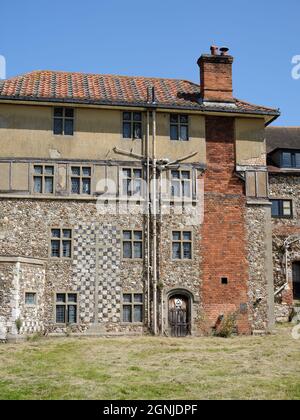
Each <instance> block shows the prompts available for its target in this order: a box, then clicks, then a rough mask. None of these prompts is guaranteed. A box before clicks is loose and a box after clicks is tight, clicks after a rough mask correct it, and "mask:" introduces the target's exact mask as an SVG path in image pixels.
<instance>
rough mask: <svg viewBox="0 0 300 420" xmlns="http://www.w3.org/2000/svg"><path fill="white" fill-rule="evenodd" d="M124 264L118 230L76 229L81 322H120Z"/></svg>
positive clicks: (98, 226) (106, 228) (100, 226)
mask: <svg viewBox="0 0 300 420" xmlns="http://www.w3.org/2000/svg"><path fill="white" fill-rule="evenodd" d="M120 264H121V235H120V232H119V230H118V229H117V227H115V226H110V225H109V226H108V225H107V226H103V225H97V224H85V225H80V226H78V227H77V228H76V229H75V232H74V267H73V274H74V277H75V278H76V282H77V290H78V293H79V316H80V320H81V322H83V323H86V324H91V323H95V321H98V322H99V323H107V322H119V321H120V312H121V293H122V289H121V280H120ZM96 308H97V310H96Z"/></svg>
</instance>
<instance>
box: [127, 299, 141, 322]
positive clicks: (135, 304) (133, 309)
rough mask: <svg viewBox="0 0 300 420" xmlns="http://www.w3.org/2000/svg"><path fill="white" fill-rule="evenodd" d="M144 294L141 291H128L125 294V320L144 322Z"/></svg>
mask: <svg viewBox="0 0 300 420" xmlns="http://www.w3.org/2000/svg"><path fill="white" fill-rule="evenodd" d="M143 307H144V305H143V295H142V294H140V293H127V294H124V295H123V322H126V323H142V322H143Z"/></svg>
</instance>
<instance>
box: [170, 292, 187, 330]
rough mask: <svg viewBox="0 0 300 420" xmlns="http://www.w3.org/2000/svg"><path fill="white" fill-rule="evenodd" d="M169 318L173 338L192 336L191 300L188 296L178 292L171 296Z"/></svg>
mask: <svg viewBox="0 0 300 420" xmlns="http://www.w3.org/2000/svg"><path fill="white" fill-rule="evenodd" d="M168 316H169V333H170V335H171V336H172V337H187V336H188V335H191V298H190V297H189V296H188V295H187V294H183V293H180V292H178V293H174V294H171V295H170V296H169V302H168Z"/></svg>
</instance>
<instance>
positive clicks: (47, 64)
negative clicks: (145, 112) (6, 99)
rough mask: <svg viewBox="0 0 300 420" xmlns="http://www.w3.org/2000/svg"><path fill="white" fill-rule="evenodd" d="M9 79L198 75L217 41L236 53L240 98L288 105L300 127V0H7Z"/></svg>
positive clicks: (286, 115) (3, 35) (290, 118)
mask: <svg viewBox="0 0 300 420" xmlns="http://www.w3.org/2000/svg"><path fill="white" fill-rule="evenodd" d="M0 10H1V12H0V13H1V25H0V55H4V56H5V57H6V61H7V77H11V76H14V75H17V74H21V73H25V72H28V71H31V70H41V69H55V70H66V71H80V72H81V71H82V72H87V73H110V74H124V75H142V76H156V77H170V78H183V79H189V80H192V81H196V82H198V81H199V70H198V67H197V64H196V61H197V59H198V57H199V56H200V54H201V53H203V52H209V47H210V45H211V44H216V45H226V46H228V47H230V50H231V53H232V54H233V55H234V56H235V65H234V89H235V96H236V97H239V98H240V99H244V100H248V101H250V102H254V103H257V104H262V105H270V106H274V107H279V108H281V110H282V117H281V118H280V119H279V120H278V121H277V122H276V123H275V124H276V125H300V104H299V100H298V95H299V94H300V79H299V80H294V79H293V78H292V76H291V70H292V63H291V61H292V57H293V56H295V55H300V20H299V16H300V2H299V0H285V1H284V2H279V1H274V0H273V1H271V0H260V1H258V0H251V1H250V0H249V1H248V0H243V1H241V0H239V1H238V0H227V1H224V0H223V1H222V0H213V1H211V2H208V1H207V0H206V1H203V0H186V1H179V0H151V1H141V0H140V1H138V0H127V1H122V0H97V1H96V0H85V1H78V0H72V1H70V0H60V1H59V0H51V1H49V0H27V1H26V2H25V1H21V0H20V1H18V0H10V1H6V2H2V4H1V9H0Z"/></svg>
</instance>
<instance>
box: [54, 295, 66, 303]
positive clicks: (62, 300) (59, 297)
mask: <svg viewBox="0 0 300 420" xmlns="http://www.w3.org/2000/svg"><path fill="white" fill-rule="evenodd" d="M56 302H58V303H65V302H66V295H65V294H64V293H58V294H57V295H56Z"/></svg>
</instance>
